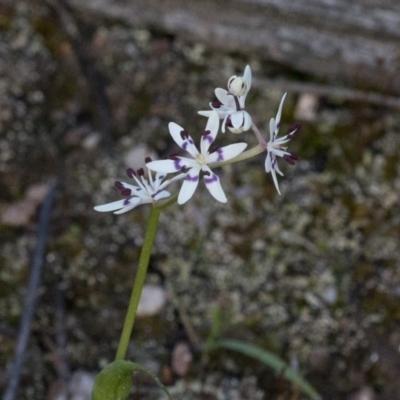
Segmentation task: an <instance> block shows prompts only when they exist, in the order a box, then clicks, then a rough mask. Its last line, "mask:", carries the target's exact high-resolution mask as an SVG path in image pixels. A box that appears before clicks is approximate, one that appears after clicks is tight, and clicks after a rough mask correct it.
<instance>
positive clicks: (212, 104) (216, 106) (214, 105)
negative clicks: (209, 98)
mask: <svg viewBox="0 0 400 400" xmlns="http://www.w3.org/2000/svg"><path fill="white" fill-rule="evenodd" d="M221 106H222V103H221V102H220V101H213V102H212V103H211V107H212V108H220V107H221Z"/></svg>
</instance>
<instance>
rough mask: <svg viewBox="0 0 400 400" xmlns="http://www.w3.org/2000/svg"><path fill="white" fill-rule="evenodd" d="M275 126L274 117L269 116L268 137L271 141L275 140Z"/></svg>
mask: <svg viewBox="0 0 400 400" xmlns="http://www.w3.org/2000/svg"><path fill="white" fill-rule="evenodd" d="M275 127H276V124H275V119H274V118H271V119H270V120H269V137H270V140H271V142H273V141H274V140H275V133H274V132H275Z"/></svg>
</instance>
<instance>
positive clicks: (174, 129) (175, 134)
mask: <svg viewBox="0 0 400 400" xmlns="http://www.w3.org/2000/svg"><path fill="white" fill-rule="evenodd" d="M168 129H169V133H170V134H171V136H172V139H174V141H175V143H176V144H177V145H178V146H179V147H182V143H183V139H182V136H181V132H182V131H184V129H183V128H182V127H181V126H180V125H178V124H176V123H175V122H170V123H169V124H168Z"/></svg>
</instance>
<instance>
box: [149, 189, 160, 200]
mask: <svg viewBox="0 0 400 400" xmlns="http://www.w3.org/2000/svg"><path fill="white" fill-rule="evenodd" d="M161 191H162V189H161V190H157V192H154V193H153V194H152V195H151V198H152V199H154V197H156V196H157V195H158V193H160V192H161Z"/></svg>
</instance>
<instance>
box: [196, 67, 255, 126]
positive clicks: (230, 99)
mask: <svg viewBox="0 0 400 400" xmlns="http://www.w3.org/2000/svg"><path fill="white" fill-rule="evenodd" d="M250 88H251V69H250V66H248V65H247V66H246V68H245V70H244V74H243V76H241V77H237V76H236V75H234V76H232V77H231V78H229V80H228V90H225V89H221V88H217V89H215V96H216V97H217V99H218V101H215V102H212V103H210V107H211V108H212V109H213V110H215V111H217V113H218V116H219V118H220V119H223V122H222V127H221V131H222V133H225V127H228V129H229V130H230V131H231V132H233V133H242V132H244V131H247V130H249V129H250V127H251V124H252V120H251V116H250V114H249V113H248V112H247V111H245V101H246V96H247V94H248V93H249V90H250ZM211 112H212V111H199V112H198V113H199V114H200V115H203V116H205V117H209V116H210V115H211Z"/></svg>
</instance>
